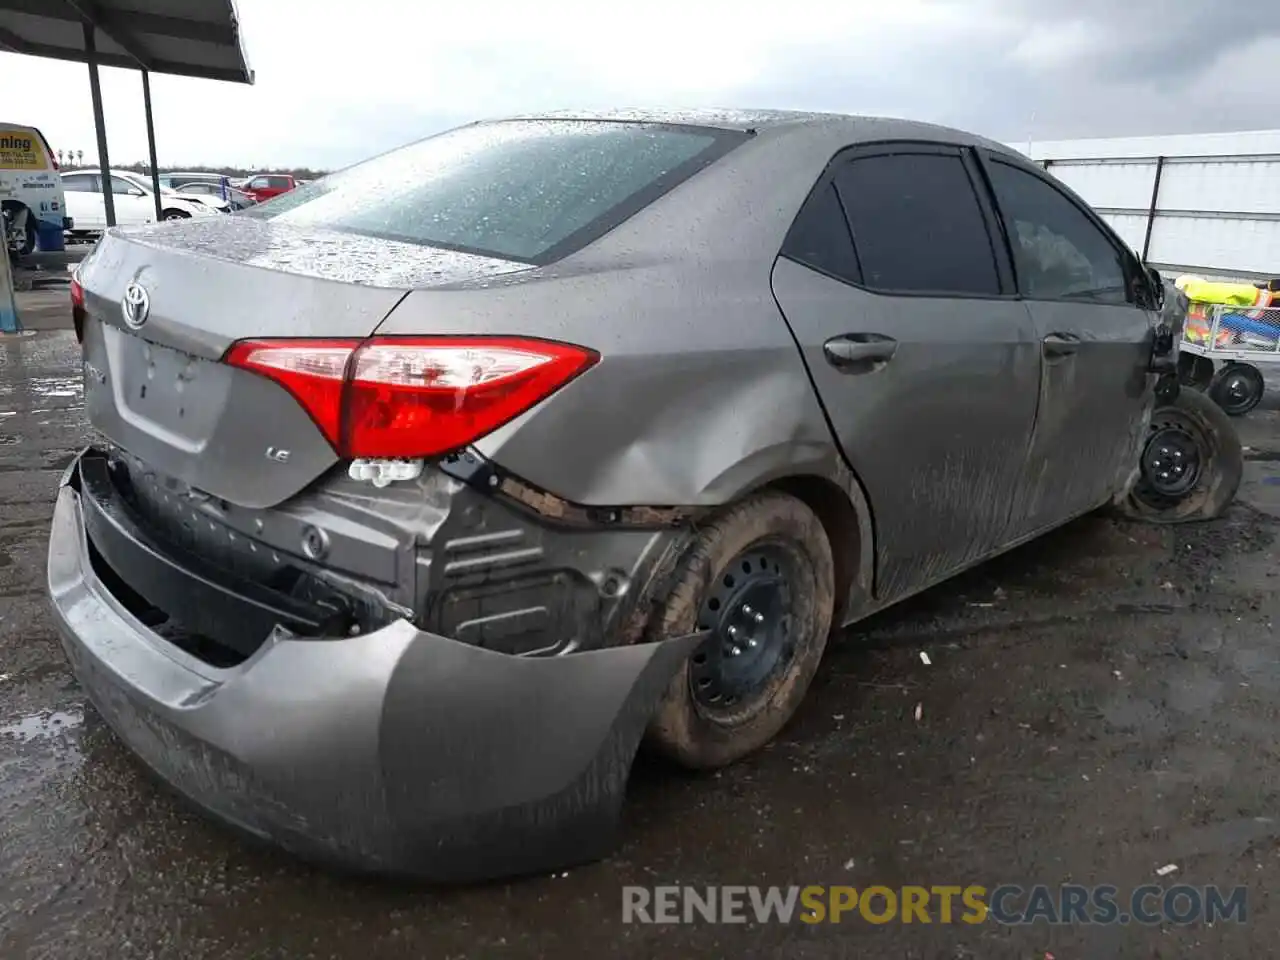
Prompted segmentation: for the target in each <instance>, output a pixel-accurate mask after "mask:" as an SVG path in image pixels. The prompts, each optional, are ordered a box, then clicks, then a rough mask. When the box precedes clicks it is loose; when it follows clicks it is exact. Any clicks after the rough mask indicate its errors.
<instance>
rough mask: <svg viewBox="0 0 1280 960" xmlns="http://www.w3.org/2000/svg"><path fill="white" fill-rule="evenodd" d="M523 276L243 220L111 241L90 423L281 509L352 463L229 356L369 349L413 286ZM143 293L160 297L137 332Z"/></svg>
mask: <svg viewBox="0 0 1280 960" xmlns="http://www.w3.org/2000/svg"><path fill="white" fill-rule="evenodd" d="M521 269H527V267H526V265H525V264H521V263H515V262H512V261H506V260H496V259H490V258H487V257H480V256H472V255H469V254H462V253H455V252H452V251H446V250H440V249H432V248H429V247H422V246H415V245H409V244H400V243H395V242H389V241H385V240H374V239H370V238H367V237H359V236H353V235H347V234H340V233H332V232H328V233H326V232H316V231H314V230H307V231H305V232H304V231H300V230H297V229H294V228H289V227H286V226H282V225H279V224H275V223H270V222H264V221H258V220H250V219H245V218H240V217H235V216H225V217H218V218H216V219H213V218H211V219H210V220H201V221H195V220H192V221H179V222H175V223H165V224H157V225H154V226H148V227H142V228H136V229H128V230H112V231H109V232H108V233H106V234H105V235H104V236H103V238H102V240H101V241H100V243H99V244H98V246H97V247H96V248H95V250H94V252H93V253H92V254H91V255H90V256H89V257H88V258H86V259H85V261H84V262H83V263H82V264H81V266H80V269H79V271H78V280H79V282H80V284H81V285H82V287H83V288H84V291H85V310H86V314H87V320H86V323H85V325H84V344H83V353H84V373H85V401H86V406H87V408H88V413H89V417H90V420H91V422H92V423H93V425H94V427H95V428H96V429H97V430H99V431H100V432H102V433H103V434H104V435H106V436H107V437H108V438H109V439H111V440H112V441H114V442H115V443H117V444H119V445H120V446H121V447H123V448H125V449H126V450H128V451H129V452H131V453H132V454H134V455H135V456H136V457H138V458H139V459H140V460H142V461H144V462H145V463H147V464H148V465H150V466H151V467H152V468H154V469H155V470H156V472H157V473H158V474H161V475H163V476H165V477H167V478H171V479H173V480H176V481H179V482H180V483H181V484H183V485H185V486H188V487H190V488H194V489H195V490H196V491H200V492H203V493H206V494H210V495H213V496H215V497H218V498H220V499H224V500H228V501H230V502H232V503H236V504H239V505H241V506H246V507H268V506H273V505H275V504H277V503H280V502H281V501H283V500H286V499H288V498H289V497H291V496H293V495H294V494H296V493H297V492H298V491H300V490H302V489H303V488H304V487H306V486H307V485H308V484H310V483H311V482H312V481H314V480H315V479H316V478H317V477H319V476H320V475H321V474H323V473H324V472H325V471H327V470H328V469H330V468H331V467H332V466H333V465H334V464H335V463H336V462H337V461H338V456H337V454H336V453H335V452H334V450H333V448H332V447H331V446H330V445H329V443H328V442H327V441H326V440H325V438H324V436H323V434H322V433H321V432H320V430H319V429H318V428H317V427H316V426H315V424H314V423H313V422H312V420H311V418H310V416H309V415H308V414H307V413H306V411H305V410H303V408H302V407H301V406H300V405H299V404H298V402H297V401H296V400H295V399H294V398H293V396H291V395H290V394H289V392H288V391H287V390H285V389H284V388H283V387H281V386H279V385H277V384H275V383H273V382H271V381H269V380H267V379H266V378H265V377H262V376H258V375H256V374H254V373H251V372H249V371H245V370H239V369H235V368H233V367H230V366H227V365H226V364H223V363H220V362H218V361H219V360H220V359H221V358H222V356H223V355H224V354H225V353H226V351H227V349H228V347H230V346H231V344H233V343H234V342H236V341H237V340H242V339H246V338H253V337H308V338H360V337H365V336H368V335H370V334H372V333H373V332H374V330H375V329H376V328H377V327H378V325H379V324H380V323H381V322H382V320H383V319H384V318H385V317H386V316H387V314H388V313H390V312H391V310H392V309H393V308H394V307H395V305H396V304H397V303H399V302H400V300H401V299H402V298H403V297H404V295H405V293H406V292H407V291H408V290H409V289H412V288H416V287H427V286H435V285H439V284H445V283H456V282H463V281H466V280H473V279H477V278H483V277H490V276H497V275H499V274H503V273H509V272H514V271H517V270H521ZM131 284H137V285H138V286H139V287H140V288H141V289H142V290H143V291H144V293H145V300H146V308H145V310H137V311H135V312H134V313H133V314H132V317H131V319H132V320H133V323H129V322H126V310H125V309H124V301H125V296H126V289H127V288H130V285H131ZM133 289H134V290H136V289H137V288H136V287H135V288H133ZM139 317H140V318H141V323H138V319H139Z"/></svg>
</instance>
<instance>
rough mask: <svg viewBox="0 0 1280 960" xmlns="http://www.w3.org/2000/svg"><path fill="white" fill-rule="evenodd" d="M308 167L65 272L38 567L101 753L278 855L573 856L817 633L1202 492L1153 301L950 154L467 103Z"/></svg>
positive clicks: (980, 165) (1219, 501)
mask: <svg viewBox="0 0 1280 960" xmlns="http://www.w3.org/2000/svg"><path fill="white" fill-rule="evenodd" d="M422 171H430V172H431V175H430V176H426V175H424V174H423V173H422ZM323 187H324V189H322V190H321V189H316V188H311V189H309V190H307V191H299V192H297V193H296V194H294V195H292V196H291V197H287V198H282V199H281V200H279V201H278V202H275V203H271V204H263V205H260V206H257V207H254V208H251V209H249V210H246V211H244V212H243V213H241V214H239V215H237V216H235V217H226V218H219V219H215V220H212V221H206V222H204V223H201V224H198V225H197V224H178V225H169V226H167V227H165V228H163V229H160V228H154V229H152V228H140V229H136V230H131V231H109V232H108V233H107V234H106V236H105V237H104V238H103V239H102V241H101V242H100V244H99V245H98V246H97V247H96V248H95V250H94V252H93V253H92V254H91V255H90V256H89V257H88V258H86V259H85V261H84V262H83V263H82V264H81V266H80V268H79V270H78V272H77V274H76V278H75V283H74V286H73V303H74V305H75V308H74V309H75V320H76V329H77V331H78V336H79V338H80V340H81V343H82V349H83V354H84V370H85V403H86V407H87V410H88V413H89V417H90V419H91V421H92V423H93V426H94V427H95V428H96V430H97V431H98V432H99V433H100V434H101V435H102V436H103V437H104V438H105V440H104V442H103V443H102V444H100V445H97V446H94V447H91V448H90V449H88V450H86V451H85V452H83V453H82V454H81V455H80V456H79V457H78V458H77V460H76V461H75V462H74V463H72V465H71V466H70V467H69V468H68V469H67V472H66V474H65V475H64V477H63V479H62V486H61V490H60V492H59V495H58V500H57V506H56V510H55V514H54V518H53V528H52V532H51V537H50V544H49V560H48V571H49V572H48V576H49V590H50V593H51V596H52V599H53V605H54V609H55V611H56V615H57V619H58V621H59V623H60V626H61V630H62V635H63V639H64V644H65V648H66V650H67V654H68V656H69V658H70V661H71V663H72V665H73V667H74V669H75V673H76V675H77V677H78V678H79V680H80V682H81V684H82V685H83V687H84V688H85V690H86V691H87V693H88V696H89V697H90V699H91V700H92V701H93V703H94V704H95V705H96V706H97V708H98V710H99V711H100V712H101V713H102V714H103V715H104V716H105V717H106V718H107V720H108V721H109V722H110V724H111V726H112V727H113V728H114V729H115V730H116V732H117V733H118V734H119V736H120V737H121V738H122V739H123V740H124V741H125V743H127V744H128V745H129V746H130V747H131V748H132V749H133V750H134V751H135V752H136V753H137V754H138V755H139V756H140V757H141V758H142V759H143V760H144V761H145V762H146V763H147V764H148V765H150V766H151V767H153V768H154V769H155V770H156V771H158V772H159V773H160V775H161V776H162V777H164V778H165V779H166V780H168V781H169V782H170V783H172V784H173V785H174V786H176V787H177V788H178V789H179V790H181V791H183V792H184V793H186V794H187V795H188V796H190V797H192V798H194V799H195V801H196V802H197V803H198V804H199V805H200V806H202V807H204V808H205V809H206V810H209V811H212V812H213V813H214V814H215V815H216V816H218V817H220V818H222V819H224V820H226V821H228V822H230V823H232V824H236V825H238V826H240V827H241V828H244V829H247V830H249V831H251V832H253V833H255V834H257V835H259V836H264V837H270V838H273V839H275V840H276V841H278V842H280V843H282V844H284V845H285V846H287V847H288V848H290V849H292V850H295V851H298V852H301V853H304V854H307V855H312V856H317V857H324V858H328V859H335V860H339V861H343V862H347V863H351V864H356V865H359V866H362V867H365V868H372V869H376V870H383V871H395V872H401V871H404V872H412V873H417V874H420V875H422V876H426V877H430V878H434V879H450V880H459V879H474V878H478V877H481V876H494V875H502V874H511V873H522V872H527V871H531V870H547V869H554V868H556V867H560V866H564V865H568V864H571V863H575V862H580V861H583V860H589V859H593V858H596V857H599V856H602V855H604V854H605V853H607V851H608V849H609V847H610V843H611V836H612V832H613V829H614V827H615V825H616V823H617V819H618V814H619V810H620V808H621V804H622V797H623V791H624V788H625V785H626V781H627V776H628V772H629V768H630V765H631V761H632V757H633V755H634V754H635V752H636V750H637V748H638V745H639V744H640V743H641V741H642V739H645V740H647V742H648V743H649V744H650V745H651V746H652V748H653V749H655V750H657V751H660V752H662V753H665V754H666V755H667V756H669V757H671V758H673V759H674V760H675V761H677V762H679V763H681V764H684V765H686V766H689V767H692V768H697V769H705V768H714V767H719V766H722V765H724V764H728V763H731V762H733V761H735V760H737V759H739V758H741V757H745V756H747V755H749V754H751V753H753V752H754V751H756V750H759V749H760V748H761V747H763V746H764V745H765V744H767V743H768V742H769V741H770V740H771V739H772V738H773V737H774V736H775V735H776V734H777V733H778V732H779V731H780V730H781V729H782V727H783V726H784V724H786V723H787V721H788V720H789V719H790V718H791V717H792V715H793V714H794V713H795V711H796V709H797V707H798V706H799V704H800V703H801V701H802V700H803V698H804V696H805V692H806V690H807V689H808V687H809V684H810V681H811V680H812V679H813V677H814V675H815V673H816V671H817V670H818V667H819V662H820V660H821V658H822V655H823V651H824V649H825V647H826V645H827V642H828V637H829V636H830V635H831V633H832V631H833V629H836V628H839V627H842V626H846V625H850V624H854V623H856V622H857V621H859V620H861V619H863V618H864V617H866V616H868V615H869V614H871V613H873V612H875V611H877V610H881V609H883V608H884V607H886V606H888V605H890V604H893V603H895V602H897V601H899V600H902V599H903V598H905V597H908V596H911V595H913V594H915V593H917V592H919V591H921V590H923V589H925V588H927V587H929V586H931V585H933V584H935V583H938V582H939V581H941V580H943V579H945V578H947V577H949V576H951V575H953V574H955V573H956V572H958V571H960V570H964V569H965V568H967V567H970V566H972V565H974V564H976V563H979V562H981V561H982V560H984V559H986V558H988V557H991V556H993V555H995V554H998V553H1000V552H1002V551H1005V550H1008V549H1009V548H1010V547H1012V546H1014V545H1016V544H1019V543H1022V542H1024V541H1026V540H1027V539H1029V538H1032V537H1034V536H1037V535H1038V534H1041V533H1043V532H1045V531H1047V530H1050V529H1053V528H1055V527H1057V526H1059V525H1061V524H1063V523H1066V522H1067V521H1069V520H1071V519H1073V518H1075V517H1078V516H1080V515H1082V514H1085V513H1087V512H1089V511H1092V510H1095V509H1098V508H1100V507H1103V506H1107V505H1116V506H1118V507H1119V509H1120V510H1121V511H1123V512H1124V513H1125V514H1127V515H1129V516H1131V517H1142V518H1147V519H1150V520H1153V521H1158V522H1176V521H1182V520H1194V519H1201V518H1205V517H1212V516H1215V515H1217V514H1218V513H1219V512H1220V511H1222V510H1223V509H1224V507H1225V506H1226V504H1227V503H1229V502H1230V501H1231V500H1232V498H1233V497H1234V495H1235V491H1236V489H1237V486H1238V484H1239V482H1240V477H1241V471H1242V455H1241V448H1240V443H1239V440H1238V438H1237V437H1236V435H1235V433H1234V431H1233V428H1232V424H1231V421H1230V420H1229V419H1227V417H1226V416H1225V414H1223V413H1222V411H1221V410H1219V409H1218V407H1216V406H1215V405H1214V404H1213V403H1212V402H1210V401H1209V400H1208V399H1207V398H1205V397H1204V396H1202V395H1201V394H1198V393H1197V392H1195V391H1179V390H1178V383H1177V378H1176V374H1175V372H1174V371H1175V368H1176V354H1177V343H1178V337H1179V333H1180V326H1179V325H1180V322H1181V318H1182V317H1183V316H1184V315H1185V309H1186V300H1185V298H1180V295H1178V294H1177V292H1176V291H1173V293H1172V295H1169V296H1166V289H1165V285H1164V284H1163V283H1162V282H1161V280H1160V278H1159V275H1158V274H1157V273H1155V272H1154V271H1152V270H1150V269H1148V268H1146V267H1145V266H1144V265H1143V264H1142V263H1141V262H1140V261H1139V259H1138V258H1137V257H1136V256H1135V255H1134V254H1133V253H1132V252H1131V251H1130V250H1129V249H1128V248H1127V247H1126V246H1125V245H1124V243H1122V242H1121V241H1120V240H1119V239H1118V237H1117V236H1116V234H1115V233H1114V232H1113V231H1112V230H1111V229H1110V228H1108V227H1107V225H1106V224H1105V223H1103V222H1102V221H1101V220H1100V219H1099V217H1098V216H1097V215H1096V214H1095V213H1094V212H1093V211H1092V210H1091V209H1090V208H1089V207H1088V206H1086V205H1085V204H1084V203H1083V202H1082V201H1080V200H1079V198H1078V197H1076V196H1075V195H1074V194H1073V193H1071V192H1070V191H1069V190H1067V189H1065V188H1064V187H1063V186H1062V185H1061V184H1060V183H1058V182H1057V181H1055V180H1054V178H1053V177H1051V176H1050V175H1048V174H1046V173H1045V172H1044V171H1042V170H1040V169H1039V168H1037V167H1035V166H1034V165H1033V164H1031V163H1030V162H1029V161H1027V160H1026V159H1025V158H1024V157H1022V156H1020V155H1018V154H1017V153H1015V152H1013V151H1011V150H1009V149H1007V148H1005V147H1003V146H1001V145H999V144H996V143H993V142H991V141H988V140H984V139H981V138H979V137H975V136H971V135H969V134H966V133H962V132H959V131H954V130H948V129H945V128H942V127H937V126H933V125H924V124H915V123H909V122H905V121H889V120H876V119H861V118H851V117H840V116H823V115H807V114H788V113H695V114H669V113H653V114H636V113H634V112H628V113H625V114H620V115H611V114H603V115H600V116H596V117H591V118H579V117H568V116H566V117H554V118H551V119H538V120H536V121H530V120H510V121H497V122H488V123H483V124H478V125H471V126H467V127H463V128H460V129H457V130H454V131H450V132H447V133H445V134H442V135H440V136H436V137H432V138H429V139H426V140H424V141H421V142H419V143H416V144H413V145H411V146H408V147H405V148H403V149H400V150H398V151H394V152H391V153H389V154H386V155H383V156H381V157H378V158H375V159H373V160H370V161H367V162H365V163H362V164H359V165H356V166H354V167H351V168H348V169H346V170H343V171H341V172H339V173H336V174H334V175H331V176H330V177H328V178H326V179H325V181H324V185H323ZM814 812H815V816H819V817H820V813H821V811H820V810H819V809H818V808H817V806H815V811H814Z"/></svg>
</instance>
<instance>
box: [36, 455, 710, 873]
mask: <svg viewBox="0 0 1280 960" xmlns="http://www.w3.org/2000/svg"><path fill="white" fill-rule="evenodd" d="M73 469H74V468H73ZM48 581H49V592H50V596H51V598H52V601H53V607H54V610H55V612H56V616H57V620H58V624H59V627H60V632H61V635H62V641H63V646H64V649H65V650H66V653H67V657H68V659H69V661H70V663H71V665H72V668H73V669H74V671H75V674H76V676H77V678H78V679H79V680H80V682H81V684H82V686H83V687H84V689H85V691H86V693H87V694H88V696H89V698H90V700H91V701H92V702H93V704H94V705H95V706H96V707H97V709H98V711H99V712H100V713H101V715H102V716H103V718H104V719H105V720H106V721H107V722H108V724H110V726H111V727H112V728H113V729H114V730H115V732H116V733H117V734H118V735H119V736H120V738H121V739H122V740H123V741H124V742H125V743H126V744H127V745H128V746H129V747H130V748H131V749H132V750H133V752H134V753H136V754H137V755H138V756H139V757H140V758H141V759H142V760H143V761H144V762H145V763H146V764H147V765H148V766H149V767H151V768H152V769H153V770H154V771H155V772H156V773H158V774H159V775H160V777H161V778H163V779H164V780H165V781H167V782H168V783H169V784H171V785H172V786H173V787H175V788H176V789H177V790H178V791H180V792H181V793H183V794H185V795H186V796H187V797H189V798H190V799H191V800H193V801H194V802H195V803H197V804H198V805H200V806H201V807H204V808H205V809H206V810H208V811H209V812H211V813H212V814H213V815H214V816H216V817H217V818H219V819H222V820H224V821H226V822H228V823H231V824H233V825H235V826H238V827H240V828H241V829H243V830H246V831H249V832H251V833H253V834H256V835H258V836H260V837H263V838H266V839H268V840H271V841H273V842H275V843H277V844H279V845H282V846H284V847H285V848H287V849H289V850H291V851H293V852H295V853H298V854H301V855H303V856H306V857H309V858H313V859H320V860H325V861H330V862H334V863H338V864H342V865H345V866H348V867H353V868H356V869H362V870H372V871H375V872H380V873H392V874H406V875H412V876H416V877H420V878H423V879H426V880H431V881H439V882H461V881H473V880H481V879H491V878H494V877H500V876H511V875H518V874H523V873H533V872H539V871H547V870H554V869H557V868H561V867H565V866H569V865H572V864H577V863H583V862H586V861H590V860H595V859H599V858H600V857H602V856H605V855H607V854H608V852H609V851H610V849H611V848H612V845H613V841H614V836H615V833H616V828H617V824H618V820H619V814H620V810H621V805H622V800H623V794H624V790H625V786H626V781H627V776H628V773H629V771H630V767H631V761H632V759H633V757H634V754H635V751H636V748H637V746H638V745H639V741H640V738H641V736H642V734H643V732H644V728H645V726H646V724H647V722H648V720H649V717H650V715H651V713H652V711H653V709H654V706H655V705H656V703H657V700H658V698H659V697H660V696H661V693H662V691H663V690H664V689H665V687H666V685H667V683H668V682H669V681H670V678H671V677H672V676H673V674H674V672H675V671H676V669H677V668H678V667H679V666H680V664H681V663H682V662H683V661H684V659H685V658H686V657H687V656H688V655H689V653H690V652H691V651H692V650H693V648H694V647H695V646H696V645H697V644H698V642H700V640H701V639H702V635H700V634H694V635H690V636H687V637H680V638H675V639H672V640H667V641H663V642H661V643H656V644H643V645H634V646H625V647H618V648H612V649H604V650H595V651H586V652H582V653H575V654H568V655H564V656H559V657H545V658H537V657H514V656H508V655H505V654H500V653H494V652H492V651H487V650H484V649H481V648H478V647H474V646H470V645H467V644H463V643H459V642H457V641H454V640H450V639H448V638H445V637H442V636H438V635H435V634H430V633H424V632H422V631H420V630H418V629H417V628H415V627H414V626H413V625H412V624H410V623H408V622H406V621H403V620H400V621H396V622H394V623H392V624H391V625H389V626H387V627H385V628H383V629H381V630H377V631H373V632H371V633H369V634H367V635H364V636H357V637H343V638H334V639H332V640H323V639H321V640H314V639H309V640H272V641H268V643H266V644H264V646H263V647H262V648H261V649H259V650H258V651H257V652H256V653H255V654H254V655H253V656H252V657H251V658H250V659H249V660H247V661H245V662H244V663H242V664H240V665H238V666H236V667H233V668H230V669H218V668H215V667H211V666H209V665H208V664H206V663H204V662H203V661H200V660H197V659H196V658H194V657H191V656H188V655H187V654H186V653H184V652H183V651H181V650H179V649H178V648H176V647H174V646H173V645H171V644H169V643H168V642H167V641H165V640H164V639H163V638H161V637H159V636H157V635H156V634H154V633H153V632H151V631H150V630H149V629H148V628H147V627H146V626H144V625H143V624H142V623H140V622H139V621H138V620H136V619H135V618H134V617H133V616H132V615H131V614H130V613H129V612H128V611H127V610H126V609H125V607H124V606H123V605H122V604H121V603H120V602H119V601H118V600H117V599H116V598H115V597H114V596H113V595H112V594H111V592H110V591H109V590H108V589H106V587H105V586H104V585H103V584H102V582H101V581H100V580H99V579H98V577H97V576H96V575H95V573H94V570H93V568H92V565H91V562H90V557H89V546H88V539H87V534H86V531H85V522H84V515H83V510H82V503H81V494H80V493H79V492H78V491H77V490H76V489H74V488H73V487H72V486H69V485H66V483H65V482H64V485H63V487H62V488H61V490H60V491H59V494H58V500H57V506H56V508H55V511H54V518H53V528H52V531H51V535H50V544H49V561H48Z"/></svg>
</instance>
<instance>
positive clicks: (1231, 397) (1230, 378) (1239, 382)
mask: <svg viewBox="0 0 1280 960" xmlns="http://www.w3.org/2000/svg"><path fill="white" fill-rule="evenodd" d="M1258 379H1259V378H1258V376H1257V374H1255V373H1253V372H1252V371H1249V370H1239V369H1235V370H1228V371H1227V372H1226V373H1225V374H1223V377H1222V380H1221V382H1220V388H1219V391H1218V392H1219V395H1220V396H1222V398H1223V402H1222V403H1221V406H1222V409H1223V410H1225V411H1227V412H1228V413H1237V412H1239V411H1241V410H1247V409H1248V408H1249V407H1250V406H1251V405H1252V404H1253V403H1254V402H1256V401H1255V399H1254V397H1255V395H1256V394H1257V392H1258Z"/></svg>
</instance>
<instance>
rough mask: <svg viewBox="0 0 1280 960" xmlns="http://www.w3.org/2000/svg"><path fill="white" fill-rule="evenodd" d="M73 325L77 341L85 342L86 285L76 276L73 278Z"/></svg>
mask: <svg viewBox="0 0 1280 960" xmlns="http://www.w3.org/2000/svg"><path fill="white" fill-rule="evenodd" d="M71 326H72V328H73V329H74V330H75V332H76V343H84V287H82V286H80V281H79V280H77V279H76V278H75V277H72V278H71Z"/></svg>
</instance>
